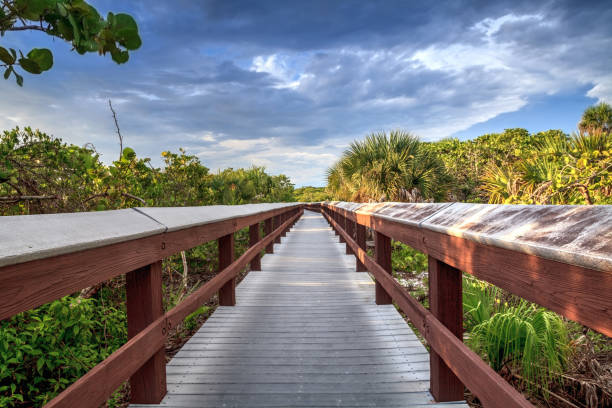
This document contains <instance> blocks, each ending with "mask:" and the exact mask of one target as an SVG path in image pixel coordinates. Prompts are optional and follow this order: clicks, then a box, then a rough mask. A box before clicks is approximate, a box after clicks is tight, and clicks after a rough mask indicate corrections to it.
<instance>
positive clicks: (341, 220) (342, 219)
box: [338, 212, 346, 243]
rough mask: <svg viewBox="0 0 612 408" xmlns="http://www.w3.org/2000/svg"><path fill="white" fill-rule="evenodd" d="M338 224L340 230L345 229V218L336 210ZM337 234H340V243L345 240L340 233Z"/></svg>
mask: <svg viewBox="0 0 612 408" xmlns="http://www.w3.org/2000/svg"><path fill="white" fill-rule="evenodd" d="M338 224H339V225H340V229H341V230H346V218H345V217H344V215H343V214H342V213H340V212H338ZM338 235H340V243H344V242H346V240H345V239H344V237H343V236H342V235H341V234H338Z"/></svg>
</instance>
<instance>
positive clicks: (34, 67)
mask: <svg viewBox="0 0 612 408" xmlns="http://www.w3.org/2000/svg"><path fill="white" fill-rule="evenodd" d="M19 65H21V68H23V69H24V70H25V71H27V72H29V73H30V74H40V73H41V72H42V70H41V69H40V67H39V66H38V64H37V63H36V61H34V60H32V59H29V58H19Z"/></svg>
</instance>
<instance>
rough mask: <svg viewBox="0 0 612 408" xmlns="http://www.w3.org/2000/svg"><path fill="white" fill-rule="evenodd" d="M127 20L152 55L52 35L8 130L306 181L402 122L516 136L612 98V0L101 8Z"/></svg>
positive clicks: (422, 128)
mask: <svg viewBox="0 0 612 408" xmlns="http://www.w3.org/2000/svg"><path fill="white" fill-rule="evenodd" d="M91 3H92V4H93V5H94V6H95V7H96V8H97V9H98V10H99V11H100V12H101V13H102V14H106V12H108V11H113V12H127V13H130V14H132V15H133V16H134V17H135V18H136V20H137V22H138V23H139V27H140V31H141V36H142V39H143V46H142V48H141V49H139V50H138V51H136V52H133V53H132V55H131V58H130V61H129V62H128V63H127V64H124V65H116V64H114V63H113V62H112V61H111V60H110V56H106V57H100V56H98V55H95V54H92V55H87V56H80V55H77V54H76V53H74V52H71V51H70V46H69V44H66V43H63V42H61V41H57V40H56V41H54V40H53V39H51V38H50V37H47V36H45V35H44V34H42V33H22V32H20V33H8V34H7V35H6V36H5V37H3V38H0V44H1V45H3V46H5V47H7V46H10V47H13V48H17V47H22V48H23V49H24V50H27V49H29V48H28V47H34V46H36V47H49V48H51V49H53V51H54V56H55V66H54V68H53V69H52V70H51V71H49V72H46V73H44V74H43V75H41V76H38V77H36V76H32V75H27V76H26V77H25V84H24V87H23V88H18V87H17V86H16V85H15V83H14V81H12V80H11V81H0V92H1V94H2V98H1V99H0V104H1V106H0V109H1V112H2V115H0V128H2V129H8V128H13V127H15V126H27V125H29V126H32V127H35V128H40V129H41V130H43V131H45V132H47V133H51V134H53V135H55V136H58V137H61V138H63V139H64V140H65V141H67V142H71V143H74V144H78V145H83V144H85V143H93V144H94V145H95V146H96V149H97V150H98V151H99V152H100V153H101V155H102V158H103V160H104V161H106V162H110V161H111V160H112V159H114V158H115V157H116V156H117V155H118V143H117V138H116V135H115V132H114V125H113V121H112V118H111V116H110V112H109V110H108V105H107V100H108V99H109V98H110V99H112V101H113V105H114V106H115V109H116V111H117V113H118V116H119V121H120V125H121V130H122V133H123V135H124V138H125V145H127V146H130V147H132V148H134V149H135V150H136V152H137V154H138V155H140V156H148V157H151V158H152V159H153V163H154V164H156V165H159V164H161V160H160V153H161V152H162V151H163V150H174V151H176V150H177V149H178V148H179V147H183V148H185V149H186V150H187V151H188V153H190V154H195V155H197V156H199V157H200V159H201V160H202V162H203V163H204V164H205V165H206V166H208V167H209V168H211V170H216V169H218V168H225V167H234V168H238V167H248V166H250V165H253V164H255V165H263V166H265V167H266V168H267V169H268V170H269V171H270V172H272V173H284V174H287V175H288V176H289V177H290V178H291V179H292V180H293V182H294V183H295V184H296V185H298V186H301V185H324V183H325V170H326V169H327V167H329V166H330V165H331V164H332V163H333V162H334V161H335V160H336V158H337V157H338V156H339V155H340V154H341V152H342V151H343V150H344V149H345V148H346V147H347V145H348V144H349V143H350V142H351V141H353V140H354V139H359V138H363V137H364V136H365V135H366V134H368V133H369V132H372V131H380V130H391V129H397V128H401V129H405V130H409V131H412V132H413V133H415V134H417V135H418V136H419V137H421V139H423V140H438V139H441V138H444V137H459V138H461V139H467V138H472V137H476V136H478V135H480V134H483V133H489V132H500V131H503V129H505V128H510V127H524V128H527V129H528V130H529V131H532V132H536V131H540V130H546V129H551V128H552V129H562V130H564V131H565V132H568V133H569V132H572V131H573V130H574V129H575V127H576V123H577V122H578V119H579V118H580V114H581V112H582V111H583V110H584V108H586V107H587V106H588V105H590V104H593V103H596V102H598V101H608V102H610V101H612V70H611V69H610V67H611V66H612V24H610V21H612V7H611V6H610V3H609V2H607V1H599V2H596V1H593V2H590V1H580V2H578V1H576V2H571V1H566V2H562V1H542V2H533V1H497V2H489V1H474V2H467V1H438V2H430V1H427V2H426V1H423V2H419V1H404V0H401V1H394V0H386V1H381V2H365V1H357V0H346V1H340V0H339V1H326V0H325V1H323V0H322V1H315V0H311V1H307V2H303V1H299V2H298V1H265V0H259V1H229V0H218V1H217V0H215V1H187V0H176V1H173V2H169V1H158V0H149V1H117V0H105V1H91Z"/></svg>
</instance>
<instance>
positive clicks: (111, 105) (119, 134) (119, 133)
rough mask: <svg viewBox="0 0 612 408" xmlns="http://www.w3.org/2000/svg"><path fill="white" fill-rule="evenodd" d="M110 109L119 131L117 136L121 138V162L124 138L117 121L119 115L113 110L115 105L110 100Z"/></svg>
mask: <svg viewBox="0 0 612 408" xmlns="http://www.w3.org/2000/svg"><path fill="white" fill-rule="evenodd" d="M108 107H109V108H110V110H111V112H112V113H113V120H114V121H115V128H116V129H117V136H119V160H121V157H123V136H121V130H120V129H119V122H118V121H117V113H116V112H115V110H114V109H113V104H112V103H111V100H110V99H109V100H108Z"/></svg>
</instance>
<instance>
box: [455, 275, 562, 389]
mask: <svg viewBox="0 0 612 408" xmlns="http://www.w3.org/2000/svg"><path fill="white" fill-rule="evenodd" d="M463 301H464V310H465V312H466V326H467V328H468V331H469V332H470V333H469V336H468V338H467V343H468V344H469V345H470V347H471V348H472V349H474V350H475V351H477V352H479V353H480V354H481V355H483V356H485V357H486V359H487V360H488V362H489V364H490V365H491V366H492V367H493V369H495V370H496V371H501V370H502V369H503V368H504V367H507V368H510V369H512V371H513V372H520V375H521V377H522V378H523V379H524V382H525V386H526V388H527V389H528V390H529V391H530V392H534V391H536V389H539V390H542V393H543V394H544V397H547V391H546V390H547V389H548V387H549V384H551V383H552V382H554V381H560V379H561V374H562V373H563V371H564V370H565V368H566V366H567V363H568V358H569V352H570V346H569V337H568V333H567V327H566V324H565V322H564V321H563V319H562V318H561V317H560V316H558V315H557V314H555V313H554V312H551V311H548V310H546V309H544V308H541V307H538V306H537V305H534V304H532V303H530V302H527V301H525V300H523V299H516V298H513V299H511V300H509V301H508V300H506V299H504V296H503V293H502V291H501V290H499V289H498V288H495V287H494V286H492V285H489V284H487V283H484V282H480V281H477V280H475V279H473V278H466V279H464V298H463ZM470 326H471V329H470ZM519 378H520V377H519Z"/></svg>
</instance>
